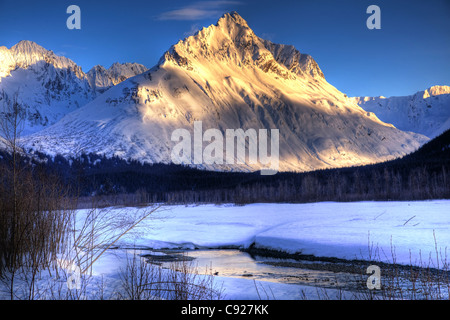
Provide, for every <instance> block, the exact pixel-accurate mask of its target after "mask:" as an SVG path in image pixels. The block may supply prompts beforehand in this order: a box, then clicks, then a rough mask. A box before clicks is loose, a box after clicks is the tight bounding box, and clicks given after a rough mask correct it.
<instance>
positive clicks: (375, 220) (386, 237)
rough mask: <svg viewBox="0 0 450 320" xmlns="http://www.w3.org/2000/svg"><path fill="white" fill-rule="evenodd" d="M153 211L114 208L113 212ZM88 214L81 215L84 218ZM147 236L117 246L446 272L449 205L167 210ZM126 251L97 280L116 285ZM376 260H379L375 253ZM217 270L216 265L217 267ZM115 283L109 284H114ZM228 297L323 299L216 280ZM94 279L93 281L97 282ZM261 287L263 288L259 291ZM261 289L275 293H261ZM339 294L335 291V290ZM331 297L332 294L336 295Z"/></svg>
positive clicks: (97, 268) (98, 266) (277, 286)
mask: <svg viewBox="0 0 450 320" xmlns="http://www.w3.org/2000/svg"><path fill="white" fill-rule="evenodd" d="M148 209H149V208H132V207H130V208H109V212H108V215H109V216H110V219H114V215H117V216H120V215H122V214H123V212H124V211H125V212H130V213H131V212H133V213H135V212H136V210H138V211H141V210H148ZM86 212H87V211H86V210H80V211H79V212H78V213H79V214H80V216H83V213H86ZM142 226H143V227H144V229H141V230H146V232H145V233H138V234H137V236H136V234H134V235H133V236H131V235H126V236H125V237H123V238H121V239H120V241H119V242H117V243H116V244H115V245H117V246H119V247H122V249H125V248H138V249H141V250H145V251H144V252H148V251H146V250H148V249H150V250H151V249H174V248H184V249H194V248H221V247H238V248H246V247H248V246H250V245H254V246H255V247H260V248H267V249H274V250H280V251H285V252H289V253H296V252H301V253H303V254H308V255H315V256H322V257H336V258H343V259H369V258H370V255H372V258H376V259H379V260H382V261H384V262H393V257H395V262H396V263H401V264H410V263H412V264H417V265H423V264H428V263H431V267H440V268H442V267H443V263H442V260H440V261H439V262H437V260H436V258H437V256H436V250H437V251H438V252H439V259H441V258H445V257H446V254H447V246H448V244H449V243H450V232H449V230H450V200H432V201H410V202H409V201H408V202H351V203H335V202H321V203H309V204H250V205H245V206H235V205H232V204H228V205H198V206H196V205H189V206H182V205H177V206H163V207H161V208H160V209H159V210H158V211H157V212H154V213H153V214H152V215H151V218H149V219H148V220H144V221H143V222H142ZM124 253H125V250H108V251H107V252H106V254H104V255H103V256H102V257H101V258H100V259H99V260H98V261H96V262H95V263H94V267H93V277H94V279H100V278H101V279H102V281H104V283H108V281H110V282H109V283H116V284H117V281H118V276H117V274H118V272H119V270H120V268H121V267H123V266H124V265H125V262H124V261H125V255H124ZM375 255H376V256H375ZM212 267H214V266H212ZM108 279H109V280H108ZM214 279H215V283H216V284H217V285H219V286H222V285H223V289H224V294H225V296H224V297H225V299H259V298H260V297H261V298H263V299H264V298H272V297H274V298H276V299H283V300H289V299H300V298H302V297H304V296H303V294H306V295H307V296H308V298H312V299H314V298H317V294H318V291H317V289H316V288H314V287H312V286H304V285H293V284H285V283H276V282H268V281H260V280H256V281H254V280H253V279H245V278H242V277H241V278H233V277H223V276H220V275H219V276H216V277H214ZM94 282H95V281H94ZM256 288H259V290H257V289H256ZM261 292H270V295H267V296H265V295H264V294H263V295H262V296H260V295H261ZM331 292H333V290H331ZM331 295H332V294H330V296H331Z"/></svg>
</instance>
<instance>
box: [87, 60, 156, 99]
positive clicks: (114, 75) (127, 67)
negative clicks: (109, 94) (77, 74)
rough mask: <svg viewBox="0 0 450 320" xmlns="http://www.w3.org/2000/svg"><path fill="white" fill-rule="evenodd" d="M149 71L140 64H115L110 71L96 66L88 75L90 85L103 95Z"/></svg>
mask: <svg viewBox="0 0 450 320" xmlns="http://www.w3.org/2000/svg"><path fill="white" fill-rule="evenodd" d="M147 70H148V69H147V68H146V67H145V66H144V65H142V64H139V63H129V62H126V63H118V62H116V63H114V64H113V65H112V66H111V67H109V69H105V67H103V66H101V65H96V66H95V67H93V68H92V69H91V70H89V72H88V73H87V77H88V79H89V83H90V85H91V87H92V88H95V91H96V92H97V93H103V92H105V91H106V90H108V89H109V88H111V87H112V86H115V85H116V84H119V83H121V82H122V81H124V80H126V79H128V78H131V77H134V76H136V75H138V74H141V73H143V72H145V71H147Z"/></svg>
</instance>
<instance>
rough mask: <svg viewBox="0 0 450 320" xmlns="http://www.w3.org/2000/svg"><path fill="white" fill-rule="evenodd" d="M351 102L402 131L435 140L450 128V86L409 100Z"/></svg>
mask: <svg viewBox="0 0 450 320" xmlns="http://www.w3.org/2000/svg"><path fill="white" fill-rule="evenodd" d="M349 99H351V100H352V101H353V102H355V103H357V104H358V105H359V106H360V107H362V108H363V109H364V110H366V111H369V112H373V113H375V114H376V115H377V116H378V117H379V118H380V120H382V121H385V122H389V123H392V124H393V125H394V126H395V127H397V128H398V129H400V130H404V131H413V132H417V133H420V134H423V135H425V136H427V137H429V138H434V137H436V136H437V135H439V134H441V133H442V132H444V131H445V130H447V129H449V128H450V86H433V87H431V88H428V89H426V90H424V91H419V92H416V93H415V94H413V95H410V96H400V97H390V98H386V97H382V96H381V97H353V98H349Z"/></svg>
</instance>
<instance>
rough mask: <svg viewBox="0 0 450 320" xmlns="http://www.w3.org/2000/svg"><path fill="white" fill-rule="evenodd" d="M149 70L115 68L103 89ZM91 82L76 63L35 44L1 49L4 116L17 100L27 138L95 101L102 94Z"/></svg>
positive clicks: (0, 101)
mask: <svg viewBox="0 0 450 320" xmlns="http://www.w3.org/2000/svg"><path fill="white" fill-rule="evenodd" d="M145 70H146V69H145V67H143V66H141V65H138V64H114V65H113V66H111V68H110V69H108V71H107V74H108V79H109V81H110V83H108V84H107V85H103V86H102V87H101V89H102V90H103V91H104V90H106V89H107V87H110V86H112V85H115V84H117V83H119V82H120V81H123V80H125V79H126V78H129V77H130V76H134V75H136V74H138V73H140V72H141V71H142V72H143V71H145ZM91 82H93V81H92V79H91V77H90V76H89V74H85V73H84V72H83V71H82V69H81V67H79V66H78V65H76V64H75V62H73V61H72V60H70V59H68V58H66V57H62V56H58V55H56V54H54V53H53V52H52V51H49V50H47V49H45V48H43V47H41V46H39V45H38V44H36V43H34V42H32V41H25V40H24V41H20V42H19V43H18V44H16V45H14V46H13V47H11V49H7V48H6V47H0V112H2V111H3V110H4V108H5V106H6V105H7V104H8V103H10V101H11V99H12V98H13V97H14V96H17V100H18V102H19V103H20V104H21V106H22V110H23V114H24V117H25V121H24V122H25V123H24V131H23V134H25V135H26V134H30V133H34V132H37V131H39V130H41V129H42V128H45V127H47V126H49V125H51V124H54V123H56V122H57V121H58V120H59V119H61V118H62V117H63V116H65V115H66V114H68V113H70V112H72V111H74V110H76V109H78V108H79V107H81V106H83V105H85V104H86V103H88V102H90V101H92V100H93V99H94V98H95V97H96V96H97V95H98V94H99V92H101V91H102V90H99V87H98V86H93V85H91Z"/></svg>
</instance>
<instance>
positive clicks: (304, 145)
mask: <svg viewBox="0 0 450 320" xmlns="http://www.w3.org/2000/svg"><path fill="white" fill-rule="evenodd" d="M194 121H202V125H203V127H202V128H203V131H205V130H206V129H210V128H216V129H219V130H220V131H221V132H225V130H226V129H238V128H242V129H243V130H247V129H255V130H259V129H279V131H280V148H279V151H280V170H300V171H302V170H312V169H317V168H326V167H338V166H348V165H355V164H365V163H373V162H378V161H381V160H386V159H391V158H393V157H396V156H400V155H404V154H406V153H409V152H411V151H413V150H415V149H417V148H418V147H419V146H420V145H421V143H423V142H424V141H426V140H427V139H426V137H423V136H420V135H417V134H413V133H406V132H402V131H400V130H398V129H396V128H394V127H393V126H392V125H390V124H386V123H384V122H382V121H380V120H379V119H378V118H377V117H376V116H375V115H374V114H373V113H369V112H366V111H364V110H363V109H362V108H360V107H359V106H358V105H357V104H356V103H351V102H349V100H348V99H347V97H346V96H345V95H344V94H343V93H341V92H340V91H338V90H337V89H336V88H334V87H333V86H331V85H330V84H329V83H327V82H326V80H325V78H324V76H323V73H322V71H321V70H320V68H319V67H318V65H317V63H316V62H315V61H314V59H312V58H311V57H310V56H308V55H304V54H301V53H300V52H298V51H297V50H296V49H295V48H294V47H292V46H286V45H278V44H273V43H271V42H269V41H266V40H263V39H261V38H259V37H258V36H256V35H255V34H254V32H253V31H252V30H251V29H250V28H249V26H248V25H247V23H246V21H245V20H244V19H243V18H242V17H240V16H239V15H238V14H237V13H235V12H232V13H228V14H225V15H224V16H222V17H221V18H220V19H219V21H218V23H217V24H216V25H212V26H210V27H208V28H204V29H202V30H201V31H199V32H198V33H197V34H195V35H194V36H191V37H189V38H186V39H184V40H182V41H180V42H178V43H177V44H176V45H174V46H172V47H171V48H170V49H169V50H168V51H167V52H166V53H165V54H164V55H163V57H162V58H161V59H160V61H159V63H158V64H157V65H156V66H155V67H154V68H152V69H151V70H148V71H146V72H145V73H143V74H140V75H138V76H136V77H133V78H130V79H128V80H126V81H123V82H122V83H120V84H118V85H116V86H114V87H112V88H111V89H109V90H108V91H106V92H105V93H104V94H102V95H101V96H99V97H98V98H96V99H95V100H93V101H92V102H90V103H89V104H87V105H86V106H84V107H82V108H80V109H78V110H76V111H74V112H72V113H70V114H68V115H67V116H66V117H64V118H63V119H62V120H61V121H59V122H58V123H56V124H55V125H53V126H51V127H48V128H46V129H45V130H43V131H41V132H38V133H36V134H34V135H32V136H30V137H29V138H28V140H27V146H29V147H31V148H34V149H37V150H40V151H44V152H48V153H53V154H55V153H61V154H65V155H73V154H75V153H76V152H81V151H84V152H97V153H102V154H106V155H109V156H112V155H117V156H121V157H125V158H134V159H139V160H142V161H147V162H153V163H155V162H164V163H168V162H171V161H172V158H171V150H172V149H173V147H174V145H175V144H176V142H172V141H171V135H172V133H173V131H174V130H176V129H179V128H186V129H187V130H189V131H190V132H191V134H192V133H193V125H194ZM206 145H208V143H206V142H205V143H204V144H203V146H204V147H205V146H206ZM247 147H248V145H247ZM224 154H225V152H224ZM190 163H192V162H190ZM235 163H236V161H235ZM198 166H199V167H205V168H208V169H223V170H228V169H239V170H254V169H260V168H262V167H264V166H262V165H260V164H259V163H258V164H256V165H250V164H249V163H248V161H247V162H246V163H245V164H244V165H228V164H224V165H216V164H213V165H198Z"/></svg>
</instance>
